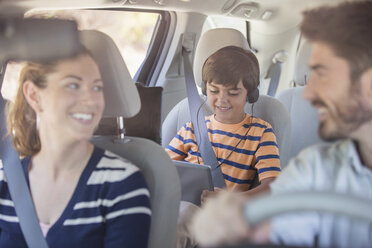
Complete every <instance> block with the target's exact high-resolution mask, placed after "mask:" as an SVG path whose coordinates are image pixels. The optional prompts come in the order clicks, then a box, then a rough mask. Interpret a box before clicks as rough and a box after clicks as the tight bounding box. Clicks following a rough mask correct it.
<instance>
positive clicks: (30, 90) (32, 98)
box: [23, 80, 43, 113]
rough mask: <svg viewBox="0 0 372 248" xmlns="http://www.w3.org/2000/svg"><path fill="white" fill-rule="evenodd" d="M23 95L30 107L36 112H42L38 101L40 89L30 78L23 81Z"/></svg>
mask: <svg viewBox="0 0 372 248" xmlns="http://www.w3.org/2000/svg"><path fill="white" fill-rule="evenodd" d="M23 95H24V96H25V98H26V101H27V102H28V104H29V105H30V106H31V108H32V109H33V110H34V111H35V112H36V113H39V112H42V111H43V109H42V107H41V102H40V89H39V88H38V87H37V86H36V85H35V84H34V83H33V82H32V81H30V80H27V81H26V82H24V83H23Z"/></svg>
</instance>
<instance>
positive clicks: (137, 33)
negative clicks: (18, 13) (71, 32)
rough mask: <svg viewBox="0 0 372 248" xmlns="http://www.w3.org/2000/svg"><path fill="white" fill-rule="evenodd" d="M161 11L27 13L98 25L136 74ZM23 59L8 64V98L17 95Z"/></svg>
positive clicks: (5, 93)
mask: <svg viewBox="0 0 372 248" xmlns="http://www.w3.org/2000/svg"><path fill="white" fill-rule="evenodd" d="M159 15H160V14H159V13H154V12H138V11H113V10H31V11H29V12H27V13H26V14H25V17H40V18H53V17H55V18H67V19H74V20H76V21H77V23H78V25H79V29H95V30H99V31H101V32H104V33H106V34H107V35H109V36H110V37H111V38H112V39H113V40H114V42H115V43H116V45H117V47H118V48H119V50H120V52H121V55H122V57H123V58H124V61H125V63H126V65H127V67H128V70H129V72H130V74H131V76H132V78H133V77H134V75H135V74H136V72H137V70H138V69H139V68H140V66H141V64H142V62H143V60H144V59H145V57H146V54H147V50H148V48H149V44H150V42H151V38H152V36H153V32H154V30H155V26H156V23H157V20H158V18H159ZM21 67H22V66H21V63H15V62H10V63H9V64H8V66H7V69H6V73H5V78H4V81H5V82H8V83H5V84H3V87H2V89H1V93H2V94H3V96H4V97H5V98H6V99H10V100H11V99H14V97H15V94H16V91H17V87H18V82H17V80H18V77H19V72H20V69H21Z"/></svg>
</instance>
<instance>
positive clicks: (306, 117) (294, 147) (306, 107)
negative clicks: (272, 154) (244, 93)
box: [277, 40, 322, 158]
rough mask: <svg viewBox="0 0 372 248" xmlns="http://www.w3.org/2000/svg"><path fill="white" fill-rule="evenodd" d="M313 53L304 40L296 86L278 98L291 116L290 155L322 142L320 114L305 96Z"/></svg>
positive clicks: (291, 156) (296, 69)
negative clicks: (319, 131)
mask: <svg viewBox="0 0 372 248" xmlns="http://www.w3.org/2000/svg"><path fill="white" fill-rule="evenodd" d="M310 53H311V45H310V43H309V42H307V41H305V40H302V41H301V44H300V47H299V50H298V52H297V54H296V62H295V67H296V68H295V73H294V79H293V83H294V85H295V86H299V87H295V88H290V89H286V90H283V91H281V92H280V93H279V94H278V95H277V98H278V99H279V101H281V102H282V103H283V104H284V105H285V106H286V108H287V109H288V111H289V113H290V117H291V123H292V129H291V142H290V143H291V146H290V151H289V157H290V158H293V157H295V156H296V155H297V154H298V153H299V152H300V151H301V150H302V149H304V148H306V147H308V146H310V145H313V144H316V143H319V142H322V140H321V139H320V137H319V135H318V126H319V114H318V111H317V110H316V108H314V107H313V106H312V105H311V104H310V102H309V101H307V100H305V99H304V98H303V92H304V89H305V85H306V82H307V80H308V78H309V76H310V69H309V67H308V62H309V58H310Z"/></svg>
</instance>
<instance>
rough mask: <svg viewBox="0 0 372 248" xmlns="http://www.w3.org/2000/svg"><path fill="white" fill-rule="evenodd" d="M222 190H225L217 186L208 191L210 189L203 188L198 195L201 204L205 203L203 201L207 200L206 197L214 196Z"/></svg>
mask: <svg viewBox="0 0 372 248" xmlns="http://www.w3.org/2000/svg"><path fill="white" fill-rule="evenodd" d="M224 191H225V190H224V189H222V188H218V187H214V191H210V190H207V189H205V190H203V192H202V194H201V196H200V200H201V205H202V206H203V205H204V204H205V202H206V201H207V199H210V198H214V197H216V196H217V195H218V194H219V193H221V192H224Z"/></svg>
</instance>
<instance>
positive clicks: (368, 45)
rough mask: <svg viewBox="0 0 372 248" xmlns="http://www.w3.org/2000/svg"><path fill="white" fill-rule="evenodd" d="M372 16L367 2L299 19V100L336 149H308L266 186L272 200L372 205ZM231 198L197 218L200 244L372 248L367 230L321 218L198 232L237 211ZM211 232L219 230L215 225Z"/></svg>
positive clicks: (283, 219)
mask: <svg viewBox="0 0 372 248" xmlns="http://www.w3.org/2000/svg"><path fill="white" fill-rule="evenodd" d="M371 13H372V2H353V3H351V2H349V3H343V4H341V5H339V6H336V7H321V8H319V9H314V10H310V11H306V12H304V20H303V22H302V24H301V31H302V34H303V35H304V36H305V37H306V38H307V39H308V40H310V42H312V54H311V58H310V61H309V66H310V69H311V76H310V79H309V82H308V84H307V86H306V89H305V91H304V98H305V99H307V100H310V101H311V103H312V104H313V105H314V106H315V107H316V108H317V109H318V110H319V114H320V116H319V122H320V123H319V124H320V125H319V134H320V136H321V137H322V138H323V139H324V140H326V141H336V142H335V143H333V144H331V145H329V144H328V145H317V146H314V147H311V148H309V149H306V150H304V151H303V152H301V153H300V154H299V156H298V157H296V158H295V159H293V160H291V162H290V163H289V165H288V166H287V168H286V169H285V170H284V171H283V172H282V173H281V175H279V177H278V178H277V179H276V180H275V181H274V182H273V183H272V184H271V185H270V190H271V193H272V194H278V193H286V192H294V191H306V190H308V191H311V190H316V191H331V192H337V193H346V194H348V195H353V196H358V197H362V198H366V199H369V200H372V187H371V186H372V137H371V133H372V32H371V27H372V14H371ZM234 197H235V196H226V195H225V196H222V197H221V198H220V199H214V202H212V201H211V202H207V204H206V208H205V210H204V211H205V213H203V212H200V213H199V215H198V216H196V218H195V221H194V226H197V227H198V232H196V234H197V238H199V241H200V243H201V244H216V243H218V242H230V241H232V240H233V239H234V237H235V240H237V239H251V241H257V240H258V241H266V242H267V241H269V242H273V243H284V244H289V245H305V246H314V245H316V244H318V245H319V246H320V247H329V246H332V247H371V246H372V227H371V226H370V225H368V223H362V222H355V221H352V220H350V219H346V218H344V217H342V218H337V217H335V216H331V215H327V214H320V213H308V214H302V215H297V216H295V215H286V216H282V217H277V218H274V219H273V220H272V221H271V223H269V224H266V225H264V226H263V227H261V228H259V229H258V230H253V231H252V230H249V227H247V226H243V225H242V226H241V228H234V231H235V233H232V232H229V230H231V229H232V228H229V226H228V225H226V224H225V232H221V231H219V232H218V234H219V235H213V229H209V231H206V230H208V229H207V228H204V227H201V224H200V223H201V222H202V221H204V220H205V218H206V213H207V212H208V211H211V210H212V209H213V205H214V206H215V205H216V204H225V206H226V207H227V206H228V205H229V204H231V202H238V203H237V204H240V202H241V200H239V201H232V198H234ZM208 208H209V209H208ZM220 209H222V207H221V208H220ZM224 209H226V208H224ZM212 211H213V210H212ZM356 211H358V210H357V209H356ZM214 216H216V215H214ZM241 218H243V217H241ZM231 222H233V221H231ZM231 225H233V224H231ZM211 226H218V225H217V224H216V222H215V221H214V223H212V224H211ZM219 229H221V227H219ZM200 230H204V232H201V231H200ZM236 230H241V231H239V232H236ZM206 237H207V238H206Z"/></svg>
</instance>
